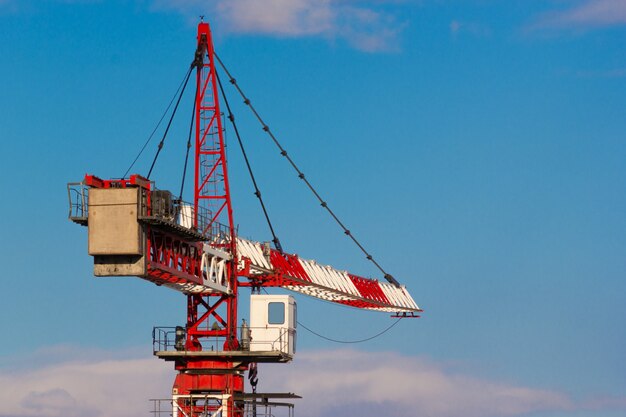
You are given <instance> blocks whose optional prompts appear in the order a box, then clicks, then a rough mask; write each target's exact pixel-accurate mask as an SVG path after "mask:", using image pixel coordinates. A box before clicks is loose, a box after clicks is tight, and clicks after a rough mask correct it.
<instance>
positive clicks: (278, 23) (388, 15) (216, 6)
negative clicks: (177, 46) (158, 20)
mask: <svg viewBox="0 0 626 417" xmlns="http://www.w3.org/2000/svg"><path fill="white" fill-rule="evenodd" d="M388 3H394V2H388ZM153 7H154V8H155V9H156V10H175V11H177V12H180V13H182V14H184V15H186V16H189V17H190V18H193V19H194V20H196V19H197V17H198V16H199V15H203V14H208V13H210V16H209V15H207V16H206V17H207V19H208V20H210V21H214V20H215V21H217V22H219V27H220V29H222V30H225V31H229V32H232V33H255V34H265V35H272V36H281V37H313V36H315V37H321V38H324V39H327V40H329V41H334V40H343V41H345V42H347V43H348V44H349V45H351V46H352V47H354V48H357V49H360V50H363V51H367V52H379V51H394V50H397V49H398V48H399V38H400V36H399V35H400V33H401V31H402V30H403V28H404V26H405V25H404V24H403V23H400V22H399V19H398V17H397V16H396V14H394V13H392V12H390V11H387V10H386V9H385V10H383V9H384V8H382V7H380V5H379V7H377V8H374V7H372V6H370V5H368V4H366V3H363V2H360V1H338V0H265V1H258V0H216V1H214V2H211V3H207V2H205V1H201V0H175V1H172V0H154V3H153ZM396 7H398V6H396Z"/></svg>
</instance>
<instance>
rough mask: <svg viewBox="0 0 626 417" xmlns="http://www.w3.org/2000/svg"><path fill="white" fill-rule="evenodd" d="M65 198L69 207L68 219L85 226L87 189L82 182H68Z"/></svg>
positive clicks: (87, 208) (87, 214)
mask: <svg viewBox="0 0 626 417" xmlns="http://www.w3.org/2000/svg"><path fill="white" fill-rule="evenodd" d="M67 197H68V200H69V207H70V212H69V216H68V217H69V219H70V220H72V221H73V222H75V223H80V224H87V218H88V217H89V212H88V210H89V193H88V187H87V186H85V184H83V183H82V182H70V183H69V184H67Z"/></svg>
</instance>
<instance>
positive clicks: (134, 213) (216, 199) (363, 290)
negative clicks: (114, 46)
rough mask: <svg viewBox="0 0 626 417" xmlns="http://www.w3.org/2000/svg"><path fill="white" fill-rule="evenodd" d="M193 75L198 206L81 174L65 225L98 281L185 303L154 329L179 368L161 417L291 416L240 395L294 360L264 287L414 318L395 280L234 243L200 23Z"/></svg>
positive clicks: (255, 396) (158, 349)
mask: <svg viewBox="0 0 626 417" xmlns="http://www.w3.org/2000/svg"><path fill="white" fill-rule="evenodd" d="M194 71H195V76H196V77H195V81H196V93H195V103H194V112H195V115H194V120H195V124H194V127H195V131H194V132H195V146H194V186H193V202H190V203H187V202H184V201H182V199H180V198H178V199H177V198H174V197H173V196H172V193H171V192H169V191H166V190H160V189H157V188H156V187H155V184H154V182H153V181H150V180H149V179H148V178H147V177H149V175H148V176H146V177H144V176H140V175H137V174H135V175H130V176H129V177H128V178H122V179H108V180H107V179H101V178H99V177H96V176H94V175H86V176H85V178H84V179H83V181H81V182H79V183H70V184H68V192H69V198H70V219H71V220H72V221H74V222H76V223H79V224H81V225H84V226H87V227H88V247H89V248H88V250H89V254H90V255H92V256H93V260H94V275H96V276H136V277H139V278H142V279H145V280H147V281H150V282H152V283H154V284H156V285H158V286H164V287H169V288H171V289H174V290H176V291H179V292H181V293H182V294H184V295H185V296H186V301H187V310H186V311H187V322H186V323H185V325H184V326H176V327H173V328H155V329H154V330H153V347H154V349H153V351H154V354H155V356H157V357H159V358H161V359H164V360H166V361H171V362H173V364H174V368H175V370H176V371H177V374H176V377H175V380H174V384H173V387H172V397H171V400H170V402H171V407H169V406H168V407H166V408H165V409H164V413H165V414H164V415H172V416H174V417H183V416H184V417H192V416H215V417H217V416H220V417H221V416H223V417H243V416H244V415H254V416H256V415H257V405H261V404H262V405H264V406H266V407H267V406H281V405H284V406H288V408H289V412H290V413H291V412H292V410H293V406H292V404H291V403H286V402H284V401H283V400H285V399H290V398H298V396H297V395H295V394H291V393H265V394H263V393H256V389H254V390H253V392H252V393H246V392H244V377H245V372H246V371H248V372H249V378H250V380H251V383H252V386H253V387H255V386H256V364H258V363H285V362H289V361H291V360H292V359H293V356H294V353H295V334H296V324H297V322H296V318H295V309H296V303H295V300H294V298H293V297H292V296H290V295H264V294H263V295H262V294H261V293H260V289H261V288H263V287H281V288H285V289H288V290H291V291H293V292H298V293H302V294H306V295H309V296H312V297H317V298H321V299H324V300H327V301H332V302H335V303H339V304H343V305H348V306H352V307H356V308H362V309H369V310H376V311H383V312H391V313H394V314H395V315H396V316H397V317H416V316H417V313H418V312H420V311H421V310H420V309H419V307H418V306H417V305H416V304H415V302H414V301H413V299H412V297H411V296H410V294H409V293H408V291H407V290H406V288H405V287H404V286H401V285H399V284H398V283H397V282H396V281H395V280H393V279H388V280H389V281H390V282H383V281H378V280H375V279H369V278H363V277H360V276H357V275H354V274H351V273H348V272H346V271H342V270H339V269H336V268H333V267H330V266H326V265H322V264H319V263H318V262H316V261H313V260H306V259H302V258H300V257H299V256H298V255H293V254H288V253H284V252H283V251H282V248H281V247H280V245H276V243H277V240H275V242H274V243H275V246H277V247H274V248H272V247H271V246H270V244H269V243H261V242H256V241H251V240H248V239H244V238H242V237H240V236H238V235H237V233H236V229H235V227H234V222H233V207H232V203H231V194H230V186H229V181H228V169H227V160H226V154H225V146H224V134H223V132H224V126H222V123H223V121H222V117H221V115H222V113H221V110H220V102H219V86H218V78H217V72H216V55H215V52H214V49H213V42H212V39H211V31H210V28H209V25H208V23H205V22H201V23H199V25H198V34H197V47H196V51H195V55H194V59H193V62H192V64H191V66H190V68H189V72H188V74H187V79H189V78H190V77H191V75H192V73H193V72H194ZM231 81H234V80H231ZM159 150H160V149H159ZM346 234H348V233H346ZM240 287H250V288H251V291H252V295H251V299H250V322H249V323H246V322H245V320H243V321H241V322H240V321H238V318H237V307H238V302H239V300H240V294H239V290H240ZM279 400H280V401H279ZM159 407H160V406H159ZM155 411H160V409H159V410H155Z"/></svg>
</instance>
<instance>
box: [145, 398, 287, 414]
mask: <svg viewBox="0 0 626 417" xmlns="http://www.w3.org/2000/svg"><path fill="white" fill-rule="evenodd" d="M219 397H220V396H216V395H198V394H196V395H188V396H183V395H177V396H175V397H174V398H173V399H172V398H167V399H165V398H158V399H151V400H150V402H151V403H152V407H151V410H150V414H151V415H152V416H154V417H222V414H223V412H224V411H225V410H224V407H223V406H222V404H221V403H222V402H223V401H221V400H219ZM235 407H236V408H237V409H239V410H241V415H242V416H243V417H293V416H294V405H293V404H290V403H285V402H282V403H270V402H268V401H258V400H253V399H246V400H243V401H235Z"/></svg>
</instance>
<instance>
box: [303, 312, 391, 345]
mask: <svg viewBox="0 0 626 417" xmlns="http://www.w3.org/2000/svg"><path fill="white" fill-rule="evenodd" d="M400 320H402V318H398V320H396V321H394V322H393V323H391V325H390V326H389V327H387V328H386V329H384V330H383V331H381V332H379V333H376V334H375V335H374V336H370V337H368V338H365V339H359V340H339V339H333V338H331V337H327V336H324V335H321V334H319V333H317V332H315V331H313V330H311V329H309V328H308V327H306V326H305V325H304V324H302V323H300V322H298V325H299V326H301V327H302V328H304V329H305V330H307V331H309V332H311V333H312V334H314V335H315V336H317V337H321V338H322V339H324V340H328V341H329V342H334V343H344V344H350V343H363V342H368V341H370V340H372V339H376V338H377V337H379V336H382V335H383V334H385V333H387V332H388V331H389V330H391V329H392V327H393V326H395V325H396V324H398V322H399V321H400Z"/></svg>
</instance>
